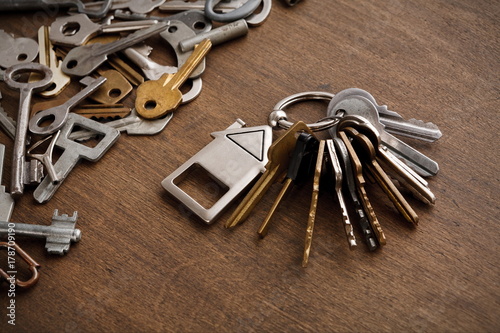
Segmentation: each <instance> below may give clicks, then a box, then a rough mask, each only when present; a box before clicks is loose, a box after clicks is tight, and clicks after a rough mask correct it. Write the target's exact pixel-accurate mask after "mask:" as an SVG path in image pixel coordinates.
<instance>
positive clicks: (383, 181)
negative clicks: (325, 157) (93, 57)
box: [342, 127, 418, 225]
mask: <svg viewBox="0 0 500 333" xmlns="http://www.w3.org/2000/svg"><path fill="white" fill-rule="evenodd" d="M342 130H343V131H344V132H345V133H346V134H348V135H349V136H350V137H351V138H353V140H354V141H353V144H355V148H358V149H359V151H361V152H362V154H361V156H363V160H364V162H365V166H366V168H367V170H368V171H369V172H370V173H371V174H372V175H373V177H374V178H375V180H376V181H377V183H378V184H379V185H380V187H381V188H382V190H383V191H384V192H385V194H386V195H387V196H388V197H389V199H390V200H391V201H392V203H393V204H394V206H395V207H396V209H397V210H398V211H399V212H400V213H401V215H403V216H404V218H405V219H406V220H407V221H408V222H411V223H413V224H415V225H416V224H418V216H417V214H416V213H415V211H414V210H413V208H412V207H411V206H410V204H409V203H408V202H407V201H406V199H405V198H404V197H403V195H402V194H401V192H399V190H398V189H397V188H396V186H395V185H394V183H393V182H392V181H391V179H390V178H389V177H388V176H387V174H386V173H385V171H384V170H383V169H382V167H381V166H380V164H378V162H377V159H376V150H375V147H373V144H372V143H371V141H370V140H369V139H368V137H367V136H366V135H364V134H361V133H359V132H358V131H357V130H355V129H354V128H352V127H346V128H343V129H342Z"/></svg>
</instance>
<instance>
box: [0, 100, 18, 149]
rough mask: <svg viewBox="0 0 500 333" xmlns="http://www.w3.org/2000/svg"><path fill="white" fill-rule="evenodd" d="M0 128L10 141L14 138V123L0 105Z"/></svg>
mask: <svg viewBox="0 0 500 333" xmlns="http://www.w3.org/2000/svg"><path fill="white" fill-rule="evenodd" d="M1 99H2V93H0V100H1ZM0 127H1V128H2V130H3V131H4V133H5V134H7V135H8V136H9V138H11V139H12V140H14V139H15V138H16V121H15V120H14V119H12V118H11V117H10V116H9V115H8V114H7V112H6V111H5V109H4V108H3V107H2V105H0Z"/></svg>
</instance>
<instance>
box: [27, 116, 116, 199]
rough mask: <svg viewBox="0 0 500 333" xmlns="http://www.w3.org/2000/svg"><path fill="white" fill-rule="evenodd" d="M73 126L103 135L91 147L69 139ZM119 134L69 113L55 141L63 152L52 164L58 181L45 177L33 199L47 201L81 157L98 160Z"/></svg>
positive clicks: (95, 122)
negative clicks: (55, 182)
mask: <svg viewBox="0 0 500 333" xmlns="http://www.w3.org/2000/svg"><path fill="white" fill-rule="evenodd" d="M75 126H79V127H83V128H86V129H88V130H91V131H94V132H97V133H100V134H101V135H102V136H103V137H102V139H101V140H100V141H99V142H98V143H97V145H96V146H95V147H93V148H91V147H87V146H85V145H82V144H79V143H77V142H75V141H73V140H71V139H69V136H70V134H71V131H72V130H73V128H74V127H75ZM119 136H120V131H118V130H116V129H114V128H112V127H109V126H106V125H104V124H101V123H98V122H97V121H94V120H91V119H88V118H85V117H82V116H80V115H78V114H76V113H70V114H69V116H68V120H67V122H66V125H64V127H63V128H62V129H61V135H60V136H59V138H58V139H57V141H56V146H57V147H59V148H61V149H64V152H63V153H62V155H61V156H60V157H59V159H58V160H57V162H56V164H55V165H54V170H55V172H56V173H57V175H58V176H59V178H60V182H59V183H57V184H54V183H53V182H52V180H51V179H49V178H50V177H45V178H44V180H43V181H42V182H41V183H40V185H39V186H38V187H37V188H36V189H35V191H34V193H33V197H34V198H35V200H36V201H37V202H39V203H44V202H47V201H49V200H50V199H51V198H52V196H53V195H54V193H55V192H56V191H57V189H58V188H59V187H60V186H61V184H62V183H63V181H64V180H65V179H66V177H67V176H68V174H69V173H70V172H71V170H73V168H74V167H75V165H76V164H77V163H78V162H79V161H80V160H81V159H86V160H89V161H93V162H95V161H98V160H99V159H100V158H101V157H102V156H103V155H104V154H105V153H106V152H107V151H108V149H109V148H111V146H112V145H113V144H114V143H115V142H116V141H117V140H118V138H119Z"/></svg>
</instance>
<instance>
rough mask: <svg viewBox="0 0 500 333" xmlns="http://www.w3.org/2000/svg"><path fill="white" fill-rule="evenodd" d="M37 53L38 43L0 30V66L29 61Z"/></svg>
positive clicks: (4, 66)
mask: <svg viewBox="0 0 500 333" xmlns="http://www.w3.org/2000/svg"><path fill="white" fill-rule="evenodd" d="M37 55H38V43H37V42H35V41H34V40H33V39H30V38H25V37H20V38H14V37H12V36H11V35H10V34H8V33H7V32H5V31H3V30H0V67H3V68H7V67H11V66H14V65H18V64H25V63H30V62H32V61H33V60H35V58H36V56H37Z"/></svg>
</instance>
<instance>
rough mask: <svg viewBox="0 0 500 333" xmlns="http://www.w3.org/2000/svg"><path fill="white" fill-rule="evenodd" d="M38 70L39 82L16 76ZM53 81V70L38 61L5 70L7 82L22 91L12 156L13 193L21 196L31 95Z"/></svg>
mask: <svg viewBox="0 0 500 333" xmlns="http://www.w3.org/2000/svg"><path fill="white" fill-rule="evenodd" d="M31 72H37V73H39V74H40V75H41V77H42V79H41V80H40V81H37V82H29V83H24V82H18V81H16V80H15V79H14V78H15V77H16V76H17V75H18V74H22V73H31ZM51 81H52V71H51V70H50V69H49V68H48V67H47V66H44V65H40V64H37V63H29V64H20V65H14V66H12V67H9V68H8V69H7V70H6V71H5V83H6V84H7V85H8V86H9V87H10V88H12V89H17V90H19V91H20V98H19V111H18V113H17V127H16V137H15V139H14V153H13V157H12V181H11V189H10V191H11V194H12V195H13V196H19V195H21V194H23V191H24V184H23V183H24V162H25V160H24V157H25V155H26V139H27V132H28V123H29V117H30V106H31V97H32V95H33V92H38V91H42V90H43V89H45V88H47V87H48V86H49V85H50V84H51Z"/></svg>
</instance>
